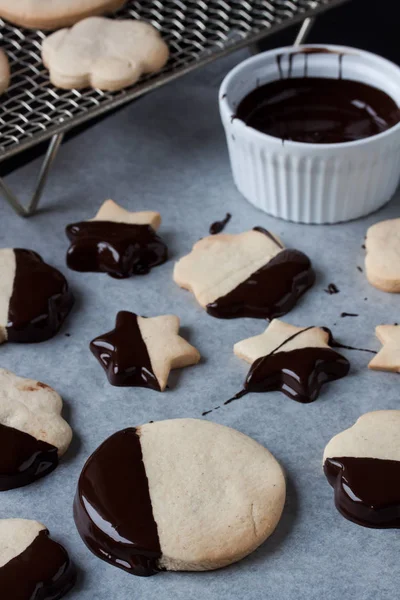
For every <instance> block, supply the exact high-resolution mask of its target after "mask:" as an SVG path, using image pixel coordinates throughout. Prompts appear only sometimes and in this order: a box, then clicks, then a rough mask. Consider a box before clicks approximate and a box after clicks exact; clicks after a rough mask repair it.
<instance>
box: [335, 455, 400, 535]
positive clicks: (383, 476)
mask: <svg viewBox="0 0 400 600" xmlns="http://www.w3.org/2000/svg"><path fill="white" fill-rule="evenodd" d="M324 472H325V475H326V477H327V479H328V481H329V483H330V484H331V486H332V487H333V488H334V490H335V505H336V507H337V509H338V510H339V511H340V512H341V514H342V515H343V516H344V517H346V518H347V519H349V520H350V521H354V522H355V523H358V524H359V525H363V526H365V527H375V528H400V462H399V461H395V460H382V459H378V458H354V457H340V458H336V457H335V458H327V459H326V461H325V464H324Z"/></svg>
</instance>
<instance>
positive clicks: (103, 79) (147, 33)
mask: <svg viewBox="0 0 400 600" xmlns="http://www.w3.org/2000/svg"><path fill="white" fill-rule="evenodd" d="M168 56H169V50H168V46H167V45H166V43H165V42H164V41H163V40H162V38H161V36H160V34H159V32H158V31H157V29H155V28H154V27H153V26H152V25H150V24H149V23H145V22H144V21H134V20H133V19H126V20H119V21H115V20H113V19H106V18H103V17H91V18H89V19H84V20H83V21H80V23H77V24H76V25H74V27H71V29H62V30H60V31H56V32H55V33H53V34H51V35H50V36H48V37H47V38H46V39H45V40H44V42H43V46H42V59H43V63H44V65H45V66H46V67H47V68H48V69H49V71H50V80H51V82H52V83H53V85H55V86H56V87H59V88H63V89H74V88H78V89H79V88H85V87H93V88H99V89H101V90H106V91H116V90H121V89H122V88H124V87H127V86H129V85H132V84H133V83H135V82H136V81H137V80H138V79H139V77H140V76H141V75H146V74H148V73H155V72H157V71H159V70H160V69H161V68H162V67H163V66H164V65H165V63H166V62H167V60H168Z"/></svg>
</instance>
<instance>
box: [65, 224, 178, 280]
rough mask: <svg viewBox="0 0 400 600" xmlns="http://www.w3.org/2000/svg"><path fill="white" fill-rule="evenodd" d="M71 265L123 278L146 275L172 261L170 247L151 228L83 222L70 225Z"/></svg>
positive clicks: (83, 269)
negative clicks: (158, 266) (156, 267)
mask: <svg viewBox="0 0 400 600" xmlns="http://www.w3.org/2000/svg"><path fill="white" fill-rule="evenodd" d="M66 233H67V236H68V239H69V240H70V241H71V242H72V243H71V246H70V247H69V249H68V253H67V265H68V266H69V268H70V269H73V270H74V271H84V272H86V271H96V272H103V273H108V274H109V275H111V277H116V278H119V279H122V278H125V277H130V276H131V275H145V274H146V273H149V271H150V269H151V268H152V267H155V266H157V265H161V264H162V263H164V262H165V261H166V260H167V258H168V250H167V246H166V245H165V244H164V242H163V241H162V240H161V238H159V237H158V235H157V234H156V232H155V231H154V229H153V228H152V227H151V226H150V225H132V224H128V223H114V222H111V221H82V222H81V223H74V224H72V225H68V226H67V228H66Z"/></svg>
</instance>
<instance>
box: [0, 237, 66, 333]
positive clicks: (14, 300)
mask: <svg viewBox="0 0 400 600" xmlns="http://www.w3.org/2000/svg"><path fill="white" fill-rule="evenodd" d="M14 253H15V261H16V270H15V278H14V285H13V292H12V295H11V298H10V303H9V307H8V323H7V335H8V340H9V341H10V342H43V341H45V340H48V339H49V338H51V337H53V336H54V335H55V334H56V333H57V331H58V330H59V329H60V327H61V325H62V323H63V321H64V319H65V317H66V316H67V315H68V313H69V311H70V310H71V308H72V305H73V303H74V298H73V296H72V294H71V292H70V291H69V289H68V283H67V280H66V279H65V277H64V275H62V274H61V273H60V272H59V271H58V270H57V269H55V268H54V267H51V266H50V265H48V264H46V263H45V262H44V261H43V260H42V258H41V257H40V256H39V254H36V252H33V251H32V250H23V249H20V248H16V249H15V250H14Z"/></svg>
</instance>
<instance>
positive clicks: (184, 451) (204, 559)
mask: <svg viewBox="0 0 400 600" xmlns="http://www.w3.org/2000/svg"><path fill="white" fill-rule="evenodd" d="M285 494H286V490H285V478H284V475H283V472H282V468H281V466H280V465H279V463H278V461H277V460H276V459H275V458H274V457H273V456H272V454H271V453H270V452H269V451H268V450H267V449H266V448H264V447H263V446H261V445H260V444H258V443H257V442H256V441H254V440H252V439H251V438H249V437H247V436H246V435H243V434H242V433H239V431H235V430H234V429H231V428H229V427H225V426H223V425H219V424H217V423H212V422H210V421H204V420H200V419H173V420H168V421H158V422H155V423H148V424H146V425H142V426H140V427H136V428H129V429H124V430H123V431H119V432H118V433H115V434H114V435H112V436H111V437H110V438H108V439H107V440H106V441H105V442H104V443H103V444H102V445H101V446H100V447H99V448H98V449H97V450H96V451H95V452H94V454H92V456H91V457H90V458H89V460H88V461H87V463H86V464H85V466H84V467H83V470H82V473H81V476H80V478H79V483H78V489H77V493H76V496H75V504H74V516H75V523H76V525H77V528H78V531H79V533H80V535H81V537H82V538H83V540H84V542H85V543H86V545H87V546H88V547H89V549H90V550H91V551H92V552H94V554H96V555H97V556H98V557H99V558H102V559H103V560H105V561H107V562H109V563H111V564H112V565H114V566H116V567H119V568H121V569H124V570H126V571H128V572H129V573H132V574H134V575H141V576H148V575H153V574H155V573H157V572H158V571H208V570H212V569H217V568H219V567H224V566H226V565H229V564H231V563H234V562H236V561H238V560H240V559H241V558H243V557H245V556H247V555H248V554H250V553H251V552H252V551H253V550H255V549H256V548H257V547H258V546H259V545H260V544H261V543H262V542H264V541H265V540H266V539H267V538H268V537H269V536H270V535H271V533H272V532H273V531H274V529H275V527H276V525H277V524H278V522H279V519H280V517H281V514H282V510H283V505H284V502H285ZM116 532H118V533H117V535H116Z"/></svg>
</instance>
